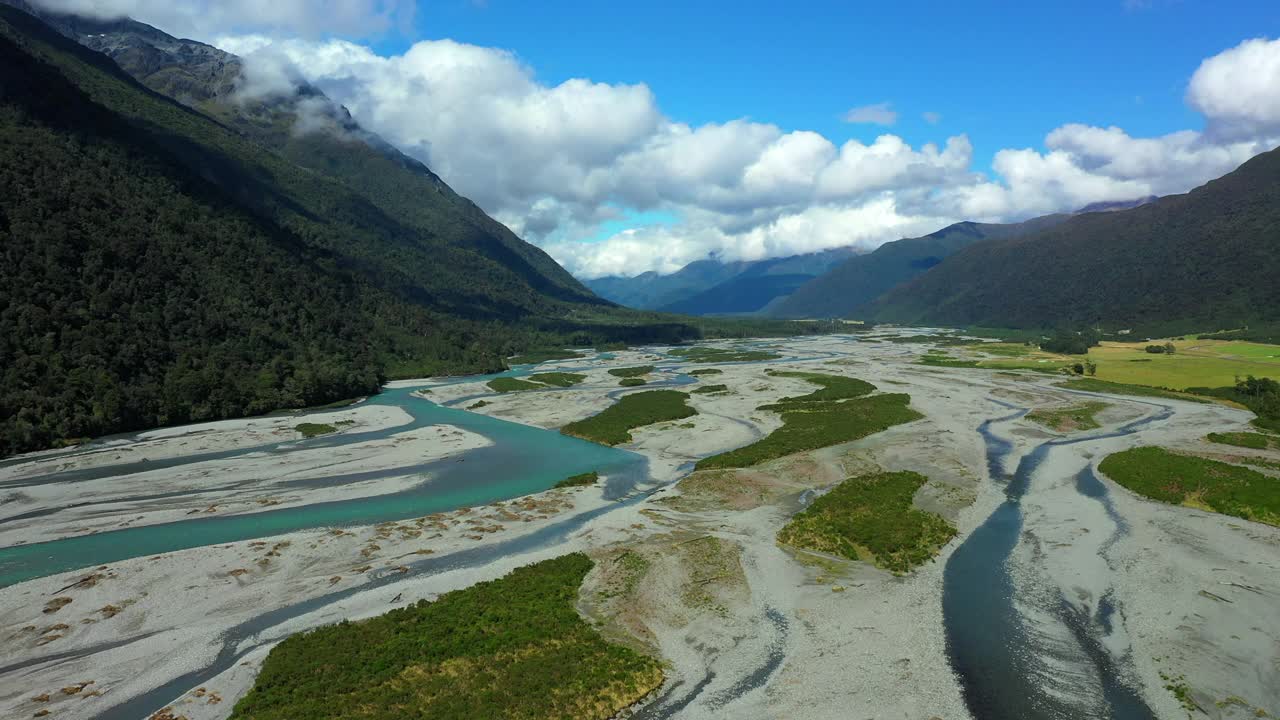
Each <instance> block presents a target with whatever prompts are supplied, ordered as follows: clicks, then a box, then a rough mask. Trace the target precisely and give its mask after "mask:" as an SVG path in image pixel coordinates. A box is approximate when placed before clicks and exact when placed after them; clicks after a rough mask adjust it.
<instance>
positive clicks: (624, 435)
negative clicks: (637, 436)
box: [560, 390, 698, 445]
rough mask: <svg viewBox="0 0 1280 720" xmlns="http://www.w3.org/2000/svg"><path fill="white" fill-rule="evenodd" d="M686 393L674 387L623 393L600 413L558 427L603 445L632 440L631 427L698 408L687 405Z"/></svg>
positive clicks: (684, 414)
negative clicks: (671, 388) (628, 393)
mask: <svg viewBox="0 0 1280 720" xmlns="http://www.w3.org/2000/svg"><path fill="white" fill-rule="evenodd" d="M688 400H689V396H688V395H687V394H685V393H682V392H678V391H676V390H650V391H648V392H638V393H632V394H630V395H624V396H622V398H621V399H619V400H618V402H616V403H614V404H613V405H610V406H609V407H607V408H605V409H604V411H603V412H600V413H597V414H595V415H592V416H591V417H589V418H586V419H585V420H579V421H578V422H575V423H569V424H568V425H565V426H564V427H562V428H560V432H562V433H564V434H565V435H572V436H573V437H579V438H582V439H583V440H590V441H592V442H598V443H600V444H602V445H620V444H622V443H626V442H631V432H630V431H631V430H633V429H635V428H638V427H642V426H644V425H652V424H653V423H658V422H664V421H666V420H679V419H680V418H687V417H689V416H691V415H697V414H698V411H697V410H694V409H693V408H691V407H689V405H688V402H687V401H688Z"/></svg>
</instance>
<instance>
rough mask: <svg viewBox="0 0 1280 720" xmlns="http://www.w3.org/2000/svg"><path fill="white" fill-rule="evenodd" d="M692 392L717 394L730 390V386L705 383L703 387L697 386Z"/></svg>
mask: <svg viewBox="0 0 1280 720" xmlns="http://www.w3.org/2000/svg"><path fill="white" fill-rule="evenodd" d="M690 392H694V393H697V394H699V395H716V394H719V393H723V392H729V386H728V385H703V386H702V387H700V388H695V389H693V390H691V391H690Z"/></svg>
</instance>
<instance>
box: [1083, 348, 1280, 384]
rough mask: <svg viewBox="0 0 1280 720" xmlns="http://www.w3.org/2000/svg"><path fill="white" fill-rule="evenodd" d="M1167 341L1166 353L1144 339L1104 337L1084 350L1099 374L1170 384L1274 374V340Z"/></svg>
mask: <svg viewBox="0 0 1280 720" xmlns="http://www.w3.org/2000/svg"><path fill="white" fill-rule="evenodd" d="M1172 342H1173V346H1174V347H1175V348H1177V352H1175V353H1174V354H1172V355H1164V354H1159V355H1153V354H1151V353H1148V352H1146V351H1145V348H1146V346H1147V345H1148V343H1145V342H1141V343H1114V342H1104V343H1102V345H1101V346H1099V347H1095V348H1091V349H1090V350H1089V359H1090V360H1092V361H1093V362H1095V363H1097V365H1098V374H1097V378H1098V379H1099V380H1108V381H1111V382H1120V383H1132V384H1135V385H1152V386H1155V387H1164V388H1170V389H1172V390H1184V389H1186V388H1189V387H1211V388H1213V387H1225V386H1230V385H1235V382H1236V378H1238V377H1246V376H1248V375H1253V376H1254V377H1260V378H1261V377H1266V378H1273V379H1280V346H1276V345H1263V344H1260V343H1248V342H1229V341H1221V340H1174V341H1172ZM1162 343H1163V341H1160V343H1157V344H1162Z"/></svg>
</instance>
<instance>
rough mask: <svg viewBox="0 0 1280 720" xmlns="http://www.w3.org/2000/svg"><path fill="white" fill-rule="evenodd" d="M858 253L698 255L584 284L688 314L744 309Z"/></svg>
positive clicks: (633, 302) (629, 302)
mask: <svg viewBox="0 0 1280 720" xmlns="http://www.w3.org/2000/svg"><path fill="white" fill-rule="evenodd" d="M858 252H859V251H858V250H855V249H853V248H848V247H842V248H833V249H830V250H824V251H821V252H816V253H807V254H804V255H789V256H786V257H780V258H768V259H765V260H753V261H736V262H721V261H719V260H714V259H711V260H698V261H695V262H692V263H689V264H688V265H686V266H684V267H683V268H681V269H680V270H678V271H676V272H674V273H671V274H669V275H659V274H657V273H654V272H647V273H643V274H640V275H637V276H635V277H630V278H628V277H617V276H611V277H603V278H597V279H595V280H588V281H586V285H587V287H589V288H591V289H592V290H594V291H595V292H596V293H598V294H599V295H600V296H601V297H604V298H607V299H609V300H612V301H614V302H616V303H619V304H621V305H626V306H628V307H636V308H644V309H657V310H661V311H663V312H673V313H682V314H687V315H729V314H749V313H755V312H759V311H760V310H762V309H763V308H764V307H765V306H767V305H768V304H769V303H770V302H774V301H776V300H777V299H778V298H779V297H783V296H786V295H788V294H790V293H791V292H793V291H794V290H795V289H796V288H798V287H800V286H801V285H803V284H804V283H805V282H807V281H808V280H810V279H812V278H814V277H816V276H818V275H821V274H822V273H824V272H826V271H827V270H828V269H830V268H831V267H833V266H834V265H836V264H838V263H840V262H842V261H844V260H845V259H847V258H849V257H850V256H853V255H856V254H857V253H858Z"/></svg>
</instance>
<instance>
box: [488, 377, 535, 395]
mask: <svg viewBox="0 0 1280 720" xmlns="http://www.w3.org/2000/svg"><path fill="white" fill-rule="evenodd" d="M485 385H486V386H488V388H489V389H490V390H492V391H494V392H500V393H509V392H520V391H522V390H538V389H540V388H542V387H544V386H543V385H539V384H538V383H531V382H529V381H528V380H519V379H517V378H511V377H500V378H494V379H492V380H490V381H489V382H487V383H485Z"/></svg>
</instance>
